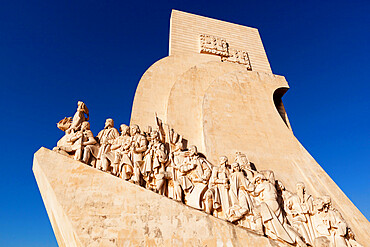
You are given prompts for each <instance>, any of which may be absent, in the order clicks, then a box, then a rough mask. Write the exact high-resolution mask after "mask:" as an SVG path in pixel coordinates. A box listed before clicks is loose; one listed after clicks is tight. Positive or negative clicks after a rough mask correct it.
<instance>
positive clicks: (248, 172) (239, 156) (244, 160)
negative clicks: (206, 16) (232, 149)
mask: <svg viewBox="0 0 370 247" xmlns="http://www.w3.org/2000/svg"><path fill="white" fill-rule="evenodd" d="M235 162H236V163H238V164H239V165H240V169H241V170H242V171H243V172H244V174H245V176H246V177H247V178H248V180H249V181H252V179H253V177H254V174H255V173H256V171H255V170H253V169H252V167H251V162H250V161H249V160H248V157H247V155H246V154H243V153H240V152H237V153H236V157H235Z"/></svg>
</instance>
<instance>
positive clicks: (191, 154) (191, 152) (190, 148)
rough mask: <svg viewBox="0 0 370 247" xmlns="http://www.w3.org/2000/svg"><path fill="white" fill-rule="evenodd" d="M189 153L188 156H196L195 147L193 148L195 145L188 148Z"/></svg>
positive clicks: (196, 150)
mask: <svg viewBox="0 0 370 247" xmlns="http://www.w3.org/2000/svg"><path fill="white" fill-rule="evenodd" d="M189 153H190V156H194V155H197V154H198V149H197V146H195V145H191V146H190V147H189Z"/></svg>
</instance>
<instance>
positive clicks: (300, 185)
mask: <svg viewBox="0 0 370 247" xmlns="http://www.w3.org/2000/svg"><path fill="white" fill-rule="evenodd" d="M296 191H297V194H298V195H300V196H303V194H304V193H305V192H306V186H305V185H304V183H303V182H298V183H297V184H296Z"/></svg>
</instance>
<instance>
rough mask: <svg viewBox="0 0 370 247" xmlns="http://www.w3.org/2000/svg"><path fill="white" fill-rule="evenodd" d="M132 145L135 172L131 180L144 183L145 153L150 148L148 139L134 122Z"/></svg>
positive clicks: (131, 152) (131, 130) (131, 153)
mask: <svg viewBox="0 0 370 247" xmlns="http://www.w3.org/2000/svg"><path fill="white" fill-rule="evenodd" d="M130 135H131V145H130V157H131V162H132V164H133V165H134V173H133V175H132V177H131V180H132V181H133V182H134V183H136V184H142V172H143V170H142V169H143V164H144V160H143V158H144V153H145V151H146V150H147V148H148V146H147V145H148V144H147V140H146V138H145V136H144V135H142V134H141V133H140V128H139V126H138V125H136V124H133V125H131V126H130Z"/></svg>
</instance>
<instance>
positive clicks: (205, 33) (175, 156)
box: [33, 10, 370, 246]
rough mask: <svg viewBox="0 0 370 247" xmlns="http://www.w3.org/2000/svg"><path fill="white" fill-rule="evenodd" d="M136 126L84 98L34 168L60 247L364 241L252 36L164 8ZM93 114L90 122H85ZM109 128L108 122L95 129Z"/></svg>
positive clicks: (362, 228) (360, 221)
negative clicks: (165, 34)
mask: <svg viewBox="0 0 370 247" xmlns="http://www.w3.org/2000/svg"><path fill="white" fill-rule="evenodd" d="M169 53H170V54H169V56H167V57H165V58H163V59H161V60H159V61H158V62H156V63H155V64H153V65H152V66H151V67H150V68H149V69H148V70H147V71H146V72H145V74H144V75H143V76H142V78H141V80H140V83H139V85H138V87H137V90H136V95H135V99H134V103H133V109H132V115H131V123H130V126H126V125H124V124H122V125H120V128H119V131H118V130H117V129H116V128H115V127H114V126H115V125H114V121H113V120H112V119H107V121H106V123H105V126H104V128H103V129H102V131H100V132H99V134H98V135H97V136H94V135H93V133H92V132H91V131H90V123H89V122H88V121H89V110H88V108H87V106H86V105H85V104H84V103H83V102H78V108H77V112H76V113H75V115H74V116H73V118H65V119H63V120H61V121H60V122H59V123H58V127H59V128H60V129H61V130H63V131H65V135H64V136H63V138H62V139H61V140H59V141H58V144H57V146H56V147H55V148H54V149H53V151H50V150H47V149H45V148H41V149H40V150H39V151H38V152H37V153H36V154H35V158H34V166H33V170H34V174H35V177H36V180H37V183H38V185H39V188H40V192H41V195H42V198H43V200H44V203H45V207H46V209H47V212H48V215H49V218H50V221H51V223H52V226H53V230H54V233H55V235H56V238H57V241H58V244H59V245H60V246H365V245H366V244H367V243H368V242H369V241H370V238H369V234H368V233H367V231H368V230H369V229H370V228H369V226H370V224H369V222H368V221H367V219H366V218H365V217H364V216H363V215H362V214H361V212H360V211H359V210H358V209H357V208H356V207H355V206H354V205H353V204H352V202H351V201H350V200H349V199H348V198H347V197H346V195H345V194H344V193H343V192H342V191H341V190H340V189H339V187H338V186H337V185H336V184H335V183H334V182H333V181H332V180H331V178H330V177H329V176H328V175H327V174H326V173H325V171H324V170H323V169H322V168H321V167H320V166H319V165H318V164H317V163H316V161H315V160H314V159H313V158H312V157H311V155H310V154H309V153H308V152H307V151H306V150H305V149H304V148H303V147H302V145H301V144H300V143H299V141H298V140H297V139H296V138H295V137H294V135H293V132H292V130H291V126H290V124H289V120H288V117H287V114H286V112H285V109H284V105H283V103H282V100H281V98H282V96H283V95H284V93H285V92H286V91H287V90H288V88H289V86H288V84H287V82H286V80H285V78H284V77H283V76H278V75H274V74H272V71H271V68H270V65H269V62H268V59H267V56H266V54H265V51H264V48H263V45H262V41H261V39H260V36H259V33H258V30H257V29H254V28H249V27H245V26H241V25H236V24H232V23H227V22H223V21H219V20H214V19H210V18H206V17H201V16H197V15H193V14H188V13H184V12H180V11H175V10H174V11H172V15H171V27H170V42H169ZM92 119H93V116H92ZM102 127H103V126H102Z"/></svg>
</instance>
